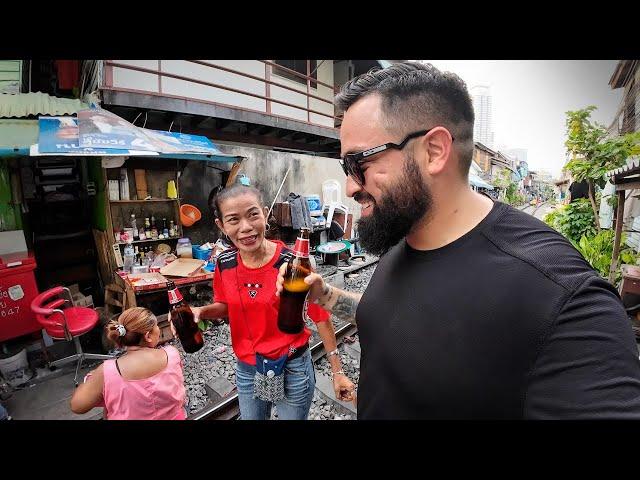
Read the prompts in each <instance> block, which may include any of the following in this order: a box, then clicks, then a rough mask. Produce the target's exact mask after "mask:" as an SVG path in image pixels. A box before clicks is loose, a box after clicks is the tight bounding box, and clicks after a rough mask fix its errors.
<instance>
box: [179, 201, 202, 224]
mask: <svg viewBox="0 0 640 480" xmlns="http://www.w3.org/2000/svg"><path fill="white" fill-rule="evenodd" d="M201 218H202V214H201V213H200V210H198V209H197V208H196V207H194V206H193V205H191V204H189V203H183V204H182V205H181V206H180V223H182V225H183V226H185V227H190V226H191V225H193V224H194V223H196V222H197V221H198V220H200V219H201Z"/></svg>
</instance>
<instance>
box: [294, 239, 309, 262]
mask: <svg viewBox="0 0 640 480" xmlns="http://www.w3.org/2000/svg"><path fill="white" fill-rule="evenodd" d="M293 254H294V255H295V256H296V257H304V258H309V239H308V238H300V237H298V238H296V244H295V246H294V247H293Z"/></svg>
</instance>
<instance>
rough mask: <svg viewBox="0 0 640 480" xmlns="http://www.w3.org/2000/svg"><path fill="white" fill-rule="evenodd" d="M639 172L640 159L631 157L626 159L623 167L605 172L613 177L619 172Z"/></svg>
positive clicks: (619, 173)
mask: <svg viewBox="0 0 640 480" xmlns="http://www.w3.org/2000/svg"><path fill="white" fill-rule="evenodd" d="M636 173H640V159H639V158H631V159H629V160H627V164H626V165H624V166H623V167H620V168H616V169H615V170H610V171H608V172H607V177H613V176H617V175H621V174H636Z"/></svg>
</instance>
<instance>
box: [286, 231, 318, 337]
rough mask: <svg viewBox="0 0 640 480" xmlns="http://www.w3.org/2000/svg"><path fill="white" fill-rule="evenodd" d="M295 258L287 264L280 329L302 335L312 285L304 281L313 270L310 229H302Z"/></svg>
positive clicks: (295, 249) (296, 246) (297, 240)
mask: <svg viewBox="0 0 640 480" xmlns="http://www.w3.org/2000/svg"><path fill="white" fill-rule="evenodd" d="M293 250H294V252H293V254H294V257H293V259H292V260H290V261H289V262H288V263H287V271H286V273H285V275H284V283H283V285H282V287H283V290H282V292H281V293H280V309H279V311H278V328H279V329H280V330H281V331H282V332H285V333H300V332H301V331H302V330H303V329H304V317H303V315H304V302H305V300H306V298H307V292H308V291H309V289H310V288H311V285H307V284H306V283H304V279H305V277H306V276H307V275H309V274H310V273H311V272H312V271H313V269H312V267H311V262H310V261H309V229H308V228H302V229H300V235H298V238H297V239H296V244H295V247H293Z"/></svg>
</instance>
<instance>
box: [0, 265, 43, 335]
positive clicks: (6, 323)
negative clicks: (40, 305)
mask: <svg viewBox="0 0 640 480" xmlns="http://www.w3.org/2000/svg"><path fill="white" fill-rule="evenodd" d="M35 269H36V261H35V259H34V258H33V254H32V253H31V252H29V254H28V256H26V257H25V256H24V254H22V255H16V254H9V255H3V256H1V257H0V341H4V340H8V339H10V338H15V337H19V336H20V335H26V334H28V333H32V332H37V331H39V330H40V329H41V328H42V327H41V326H40V324H39V323H38V321H37V320H36V317H35V315H34V314H33V313H32V312H31V308H30V305H31V301H32V300H33V299H34V298H35V297H36V296H37V295H38V287H37V285H36V279H35V276H34V273H33V271H34V270H35Z"/></svg>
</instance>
